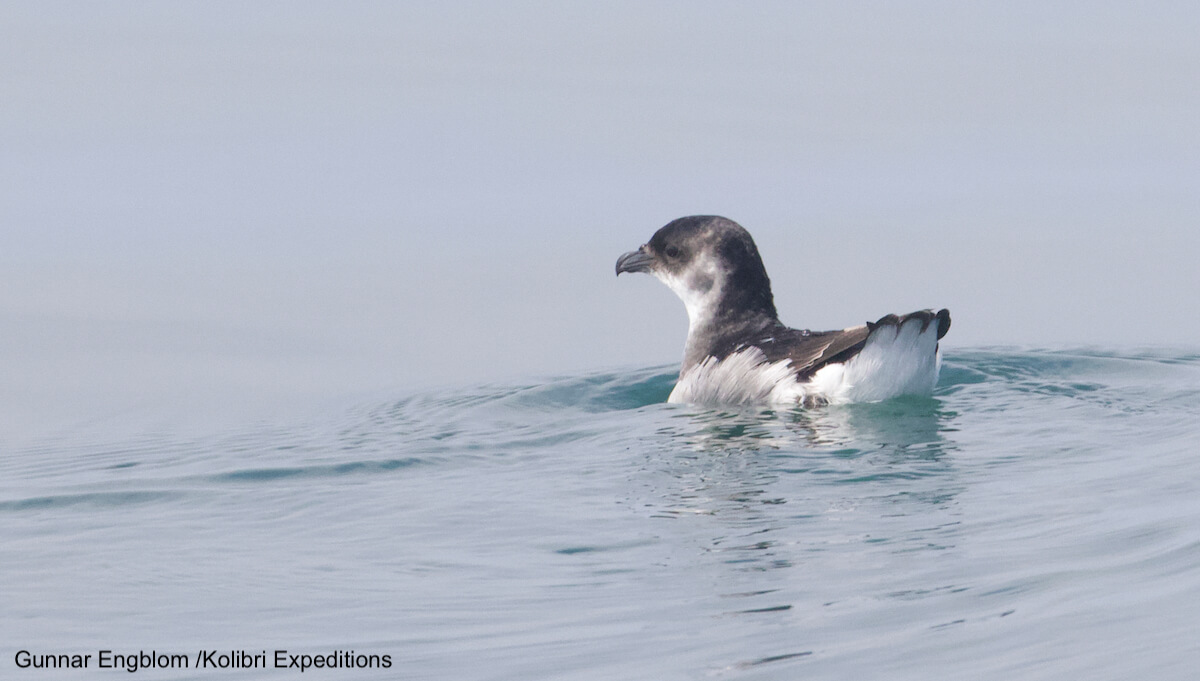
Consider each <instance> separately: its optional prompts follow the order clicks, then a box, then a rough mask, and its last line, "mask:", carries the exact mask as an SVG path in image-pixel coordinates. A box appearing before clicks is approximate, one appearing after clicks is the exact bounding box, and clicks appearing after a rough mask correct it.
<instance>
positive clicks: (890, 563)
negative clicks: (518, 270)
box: [0, 349, 1200, 681]
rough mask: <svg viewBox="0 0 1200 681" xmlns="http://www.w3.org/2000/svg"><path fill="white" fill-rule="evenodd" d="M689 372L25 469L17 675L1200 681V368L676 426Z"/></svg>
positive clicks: (386, 403)
mask: <svg viewBox="0 0 1200 681" xmlns="http://www.w3.org/2000/svg"><path fill="white" fill-rule="evenodd" d="M674 379H675V374H674V372H673V370H672V368H670V367H665V368H649V369H640V370H628V371H617V372H606V373H594V374H586V375H577V376H566V377H560V378H556V379H552V380H531V381H528V382H523V383H508V384H488V385H477V386H472V387H467V388H456V389H446V390H428V391H424V392H420V393H417V394H405V393H402V392H397V393H395V394H390V395H382V396H379V397H378V398H377V399H367V400H365V401H355V402H347V403H345V404H342V405H340V408H339V409H333V410H327V411H324V412H322V413H320V414H319V415H316V416H313V415H303V416H302V415H299V414H297V415H296V417H295V418H294V419H292V420H290V421H289V420H288V419H279V420H275V421H271V422H266V423H259V422H254V423H247V424H245V425H242V426H239V427H235V428H230V429H227V430H222V431H221V432H199V433H196V432H188V433H184V432H183V431H179V432H176V431H172V430H171V429H170V428H155V429H150V430H146V431H139V432H128V433H110V434H108V435H106V436H105V437H104V438H96V437H88V436H84V435H72V434H71V433H66V434H62V435H59V436H56V437H53V438H48V437H47V438H40V439H38V440H36V441H26V442H21V443H19V444H9V445H6V446H5V449H4V451H3V454H2V459H0V541H2V548H0V551H2V552H0V615H2V617H0V653H2V654H3V657H2V659H0V677H3V678H39V679H45V678H95V677H98V676H101V674H100V672H99V671H98V667H97V662H98V658H97V656H98V654H99V651H101V650H111V651H113V653H122V654H124V653H132V654H134V655H136V654H137V653H139V652H140V651H144V652H146V653H149V652H150V651H154V655H156V656H160V657H159V658H156V659H162V658H161V655H162V654H164V653H166V654H182V655H186V656H187V658H186V659H187V664H188V667H187V668H172V669H141V670H140V671H139V672H138V676H139V677H141V676H144V675H150V676H151V678H162V679H211V678H220V679H267V678H271V679H276V678H283V677H284V676H285V675H286V674H287V673H285V672H283V671H281V670H278V669H275V668H273V667H271V668H263V667H261V666H256V667H250V668H242V669H224V670H219V669H213V668H202V669H197V668H196V665H197V663H201V662H204V658H203V656H202V655H201V653H202V651H219V652H220V653H221V654H228V653H230V652H238V651H243V652H244V655H242V656H236V655H235V657H237V658H238V659H241V660H243V661H245V660H247V659H248V658H247V657H245V655H250V656H253V655H258V654H260V653H261V654H262V655H263V656H264V658H263V659H264V660H267V661H268V662H269V663H270V664H273V663H274V660H275V651H276V650H286V651H288V653H287V655H296V654H301V655H310V656H329V655H331V654H332V655H336V654H337V653H338V651H342V653H346V652H349V651H354V652H353V655H352V656H351V657H352V658H353V657H354V656H358V659H360V660H367V659H368V658H367V657H366V656H369V655H375V656H377V658H378V660H380V664H382V660H383V659H385V658H384V656H386V659H387V660H388V662H389V664H390V666H389V667H387V668H384V669H379V668H372V669H367V670H364V669H352V668H347V667H346V666H345V665H344V664H342V663H344V661H345V659H346V656H345V655H344V654H342V655H341V656H339V657H335V658H327V659H332V660H333V661H334V662H335V663H338V664H342V666H340V667H335V668H333V669H325V668H323V669H313V668H310V669H308V670H307V671H306V672H304V675H305V677H315V678H320V679H332V678H337V679H342V678H345V679H350V678H354V679H369V678H399V679H454V680H456V681H466V680H471V679H496V680H500V679H511V680H514V681H516V680H521V681H528V680H531V679H706V678H714V679H868V678H879V679H892V680H896V679H930V678H944V679H1004V680H1009V679H1064V678H1073V679H1089V680H1090V681H1095V680H1097V679H1131V678H1140V679H1193V678H1196V675H1197V673H1200V672H1198V670H1200V636H1197V627H1198V625H1200V353H1194V352H1183V351H1168V350H1155V351H1106V350H1099V349H1086V350H1060V351H1025V350H1004V349H966V350H963V349H960V350H953V351H950V352H949V353H948V354H947V357H946V362H945V366H944V370H943V375H942V380H941V384H940V386H939V388H938V390H937V392H936V394H935V396H934V397H933V398H931V399H902V400H893V401H890V402H886V403H882V404H874V405H852V406H846V407H830V408H823V409H815V410H810V411H800V410H797V411H771V410H753V409H751V410H736V411H730V410H714V409H701V408H696V407H689V406H678V405H667V404H665V403H664V401H665V399H666V397H667V394H668V393H669V392H670V389H671V387H672V384H673V381H674ZM21 650H26V651H30V653H32V654H34V655H39V654H55V655H59V654H90V655H92V658H91V660H90V666H89V669H90V670H91V671H79V670H64V669H21V668H19V667H18V666H17V662H18V659H17V658H18V651H21ZM211 659H213V660H219V659H220V658H219V657H214V658H211ZM225 659H232V658H229V657H227V658H225ZM284 659H285V660H286V659H287V658H286V657H285V658H284ZM214 663H215V662H214ZM126 668H127V667H126ZM288 672H290V674H291V676H290V677H291V678H294V676H295V675H296V674H300V673H301V672H300V671H299V670H298V669H296V668H292V669H290V670H288ZM107 673H108V674H125V673H126V672H124V671H120V669H115V670H108V671H107ZM119 678H124V676H122V677H119Z"/></svg>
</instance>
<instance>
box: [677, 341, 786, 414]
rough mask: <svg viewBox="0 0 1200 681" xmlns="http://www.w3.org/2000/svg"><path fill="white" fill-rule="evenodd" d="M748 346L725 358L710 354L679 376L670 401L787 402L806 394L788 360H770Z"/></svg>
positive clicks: (712, 402)
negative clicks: (770, 361) (772, 361)
mask: <svg viewBox="0 0 1200 681" xmlns="http://www.w3.org/2000/svg"><path fill="white" fill-rule="evenodd" d="M766 359H767V358H766V356H765V355H764V354H763V351H762V350H759V349H758V348H747V349H745V350H742V351H740V352H735V353H733V354H732V355H729V356H728V357H726V358H725V359H723V360H721V361H717V358H715V357H709V358H708V359H706V360H704V361H703V362H701V363H700V364H697V365H696V366H694V367H692V368H691V369H690V370H689V371H688V372H687V373H685V374H683V375H682V376H680V377H679V382H678V383H676V384H675V389H674V390H672V391H671V396H670V397H668V398H667V401H668V402H688V403H691V404H783V403H789V402H792V403H794V402H795V401H796V400H797V399H799V398H800V397H802V396H803V393H802V392H797V391H798V390H799V388H800V385H799V384H798V383H797V382H796V375H795V374H794V373H793V372H792V368H791V366H789V364H790V363H789V362H788V361H787V360H783V361H780V362H775V363H769V362H767V361H766Z"/></svg>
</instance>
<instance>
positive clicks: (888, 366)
mask: <svg viewBox="0 0 1200 681" xmlns="http://www.w3.org/2000/svg"><path fill="white" fill-rule="evenodd" d="M937 330H938V325H937V323H936V322H934V323H931V324H929V325H927V326H926V327H925V330H924V331H922V330H921V321H920V320H919V319H910V320H908V321H907V322H905V323H904V324H903V325H902V326H899V327H897V326H895V325H888V326H881V327H879V328H877V329H875V331H874V332H873V333H872V334H871V335H870V336H869V337H868V338H867V343H866V345H865V346H864V347H863V349H862V351H861V352H859V353H858V354H857V355H855V356H854V357H852V358H850V361H848V362H846V363H845V364H830V365H828V366H826V367H824V368H823V369H821V370H820V371H818V372H817V373H816V374H814V375H813V377H812V380H811V381H810V382H809V392H810V393H812V394H816V395H819V396H820V397H823V398H824V399H826V400H828V401H829V402H830V403H832V404H842V403H846V402H879V401H880V400H886V399H889V398H892V397H897V396H899V395H929V394H931V393H932V392H933V388H934V386H936V385H937V380H938V373H939V372H940V371H941V366H942V357H941V352H940V351H939V350H938V337H937Z"/></svg>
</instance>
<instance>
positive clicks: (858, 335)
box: [758, 310, 950, 381]
mask: <svg viewBox="0 0 1200 681" xmlns="http://www.w3.org/2000/svg"><path fill="white" fill-rule="evenodd" d="M909 320H919V321H920V322H921V329H922V330H924V329H925V328H926V327H928V326H929V325H930V324H935V323H936V324H937V326H938V338H939V339H941V337H942V336H945V335H946V332H947V331H948V330H949V329H950V312H949V311H948V310H939V311H937V312H934V311H933V310H918V311H916V312H910V313H908V314H905V315H894V314H889V315H886V316H884V317H881V318H880V319H879V321H876V322H867V323H866V324H864V325H862V326H852V327H850V328H848V329H841V330H838V331H804V330H800V329H788V328H781V329H778V330H777V331H776V332H775V333H774V334H773V335H772V336H771V337H769V338H765V339H763V340H764V341H766V342H761V341H760V343H759V344H758V345H759V347H760V348H762V350H763V353H764V354H765V355H766V357H767V360H768V361H771V362H776V361H779V360H782V359H788V360H791V363H792V364H791V367H792V370H793V371H795V372H796V378H797V379H798V380H801V381H803V380H806V379H808V378H809V377H811V376H812V375H813V374H815V373H816V372H817V371H819V370H820V369H821V368H822V367H824V366H826V365H828V364H834V363H838V362H845V361H847V360H849V359H850V358H851V357H854V356H855V355H857V354H858V353H859V352H861V351H862V349H863V347H864V346H865V345H866V344H867V339H868V338H870V337H871V335H872V334H874V333H875V332H876V331H877V330H878V329H880V328H882V327H885V326H902V325H904V323H905V322H908V321H909Z"/></svg>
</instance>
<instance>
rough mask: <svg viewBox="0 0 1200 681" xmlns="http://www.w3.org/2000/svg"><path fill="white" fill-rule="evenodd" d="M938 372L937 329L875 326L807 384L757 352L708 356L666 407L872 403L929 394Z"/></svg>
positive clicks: (689, 373) (910, 325)
mask: <svg viewBox="0 0 1200 681" xmlns="http://www.w3.org/2000/svg"><path fill="white" fill-rule="evenodd" d="M940 369H941V353H940V352H939V351H938V337H937V324H936V323H932V324H929V325H927V326H926V328H925V330H924V331H922V330H921V321H920V320H918V319H911V320H909V321H907V322H906V323H905V324H904V325H902V326H900V327H896V326H894V325H888V326H880V327H879V328H877V329H876V330H875V331H874V332H873V333H872V334H871V335H870V336H869V337H868V338H867V342H866V345H865V346H864V347H863V349H862V351H861V352H859V353H858V354H857V355H855V356H854V357H852V358H851V359H850V360H849V361H848V362H845V363H839V364H830V365H827V366H825V367H824V368H822V369H821V370H819V371H817V373H816V374H814V375H813V376H812V378H811V379H810V380H809V381H806V382H804V383H801V382H799V381H797V380H796V378H795V375H794V374H793V371H792V368H791V367H790V366H789V364H788V362H787V361H779V362H773V363H770V362H767V361H766V358H765V356H764V355H763V353H762V351H761V350H759V349H758V348H753V347H752V348H747V349H745V350H742V351H740V352H736V353H733V354H731V355H729V356H728V357H726V358H725V359H724V360H722V361H717V360H716V359H715V358H713V357H709V358H708V359H706V360H704V361H703V362H701V363H699V364H697V365H696V366H694V367H692V368H691V369H689V370H688V371H687V372H686V373H685V374H684V375H682V376H680V377H679V382H678V383H676V384H675V389H674V390H672V391H671V396H670V397H669V398H667V401H668V402H690V403H694V404H795V403H797V402H804V401H806V400H808V399H810V398H812V399H821V400H824V401H826V402H829V403H831V404H844V403H847V402H878V401H880V400H886V399H889V398H892V397H897V396H899V395H929V394H930V393H932V392H933V388H934V386H935V385H937V380H938V373H939V371H940Z"/></svg>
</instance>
